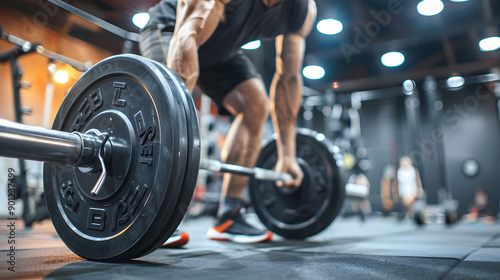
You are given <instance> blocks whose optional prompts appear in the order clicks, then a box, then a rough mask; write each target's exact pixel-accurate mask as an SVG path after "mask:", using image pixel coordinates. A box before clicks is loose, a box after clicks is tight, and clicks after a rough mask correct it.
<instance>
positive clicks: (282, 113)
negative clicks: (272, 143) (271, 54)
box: [271, 74, 302, 158]
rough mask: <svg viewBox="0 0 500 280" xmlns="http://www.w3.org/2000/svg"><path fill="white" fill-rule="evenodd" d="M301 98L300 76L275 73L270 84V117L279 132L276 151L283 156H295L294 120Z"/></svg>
mask: <svg viewBox="0 0 500 280" xmlns="http://www.w3.org/2000/svg"><path fill="white" fill-rule="evenodd" d="M301 100H302V78H301V77H300V76H295V75H294V76H291V77H283V76H280V75H279V74H276V75H275V76H274V79H273V83H272V86H271V117H272V118H273V123H274V129H275V131H276V132H279V141H278V153H279V156H283V158H289V157H293V158H294V157H296V154H295V132H296V129H295V122H296V119H297V114H298V112H299V109H300V103H301Z"/></svg>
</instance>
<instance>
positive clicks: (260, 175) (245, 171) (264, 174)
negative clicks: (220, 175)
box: [200, 159, 293, 182]
mask: <svg viewBox="0 0 500 280" xmlns="http://www.w3.org/2000/svg"><path fill="white" fill-rule="evenodd" d="M200 169H205V170H209V171H213V172H227V173H231V174H236V175H244V176H253V177H255V179H260V180H270V181H283V182H286V181H291V180H293V177H292V175H290V174H288V173H281V172H276V171H273V170H269V169H264V168H259V167H254V168H250V167H244V166H239V165H234V164H228V163H222V162H220V161H217V160H212V159H201V161H200Z"/></svg>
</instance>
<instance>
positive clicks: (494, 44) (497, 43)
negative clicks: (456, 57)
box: [479, 37, 500, 52]
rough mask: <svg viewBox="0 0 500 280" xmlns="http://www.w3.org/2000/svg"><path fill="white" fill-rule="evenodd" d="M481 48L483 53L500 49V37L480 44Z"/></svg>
mask: <svg viewBox="0 0 500 280" xmlns="http://www.w3.org/2000/svg"><path fill="white" fill-rule="evenodd" d="M479 48H480V49H481V50H482V51H483V52H491V51H494V50H497V49H499V48H500V37H488V38H484V39H483V40H481V41H480V42H479Z"/></svg>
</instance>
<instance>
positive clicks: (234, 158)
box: [221, 78, 269, 199]
mask: <svg viewBox="0 0 500 280" xmlns="http://www.w3.org/2000/svg"><path fill="white" fill-rule="evenodd" d="M223 105H224V107H225V108H226V109H227V110H228V111H229V112H230V113H231V114H233V115H234V116H235V120H234V121H233V123H232V125H231V128H230V130H229V133H228V135H227V138H226V142H225V144H224V146H223V147H222V151H221V159H222V161H223V162H225V163H231V164H237V165H241V166H246V167H253V166H254V165H255V162H256V161H257V158H258V156H259V152H260V144H261V141H262V134H263V130H264V123H265V122H266V120H267V117H268V115H269V109H268V107H269V101H268V98H267V95H266V91H265V88H264V84H263V83H262V81H261V80H260V79H258V78H255V79H250V80H246V81H244V82H242V83H240V84H239V85H238V86H236V88H234V89H233V90H232V91H231V92H230V93H229V94H228V95H227V96H226V97H225V98H224V100H223ZM247 182H248V177H247V176H238V175H233V174H229V173H228V174H225V175H224V181H223V185H222V196H228V197H234V198H239V199H243V195H242V194H243V190H244V188H245V185H246V183H247Z"/></svg>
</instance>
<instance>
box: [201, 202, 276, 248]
mask: <svg viewBox="0 0 500 280" xmlns="http://www.w3.org/2000/svg"><path fill="white" fill-rule="evenodd" d="M240 209H241V207H237V208H236V209H235V210H234V211H232V212H230V213H228V214H227V215H223V216H222V218H221V219H219V222H218V223H217V224H216V225H215V226H213V227H211V228H210V229H209V230H208V232H207V237H208V239H210V240H217V241H232V242H236V243H258V242H268V241H271V239H272V237H273V233H272V232H271V231H268V230H261V229H258V228H255V227H254V226H252V225H250V224H248V223H247V222H246V221H245V219H244V218H243V215H242V214H241V213H240Z"/></svg>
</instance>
